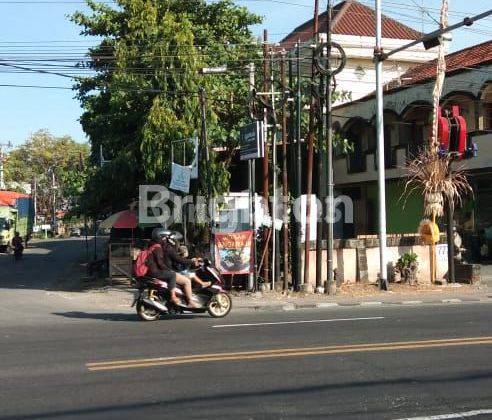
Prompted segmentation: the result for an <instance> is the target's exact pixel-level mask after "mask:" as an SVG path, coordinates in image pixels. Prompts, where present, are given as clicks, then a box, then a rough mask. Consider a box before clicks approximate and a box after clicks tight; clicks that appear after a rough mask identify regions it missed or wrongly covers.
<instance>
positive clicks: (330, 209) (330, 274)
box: [323, 0, 335, 293]
mask: <svg viewBox="0 0 492 420" xmlns="http://www.w3.org/2000/svg"><path fill="white" fill-rule="evenodd" d="M332 17H333V1H332V0H328V10H327V22H326V23H327V31H326V32H327V35H326V37H327V38H326V41H327V44H328V51H327V56H328V60H329V59H330V57H331V29H332V28H331V26H332ZM332 120H333V115H332V75H331V73H328V75H327V78H326V130H327V137H326V142H327V145H326V155H327V160H328V161H327V165H326V166H327V172H328V174H327V178H328V203H327V204H328V205H327V216H328V237H327V244H326V254H327V255H326V260H327V261H326V269H327V273H326V274H327V275H326V279H327V285H326V288H325V289H326V290H325V292H326V293H331V291H332V288H333V286H334V268H333V267H334V264H333V239H334V238H333V236H334V235H333V223H334V214H335V209H334V192H333V188H334V182H333V130H332V126H333V123H332ZM323 205H324V203H323Z"/></svg>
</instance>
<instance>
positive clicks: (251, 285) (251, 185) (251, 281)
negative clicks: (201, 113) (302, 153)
mask: <svg viewBox="0 0 492 420" xmlns="http://www.w3.org/2000/svg"><path fill="white" fill-rule="evenodd" d="M254 88H255V65H254V63H250V64H249V91H250V92H252V91H253V90H254ZM254 163H255V160H254V159H249V160H248V191H249V226H250V228H251V230H252V231H253V245H252V246H253V249H252V250H251V252H252V253H253V273H251V274H250V275H249V276H248V290H249V291H252V290H254V289H255V287H256V225H255V191H256V183H255V173H254V170H255V168H254Z"/></svg>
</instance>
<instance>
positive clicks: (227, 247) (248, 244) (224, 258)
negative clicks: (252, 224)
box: [215, 230, 253, 274]
mask: <svg viewBox="0 0 492 420" xmlns="http://www.w3.org/2000/svg"><path fill="white" fill-rule="evenodd" d="M252 245H253V231H252V230H246V231H243V232H235V233H216V234H215V261H216V264H217V267H218V268H219V270H220V272H221V273H222V274H249V273H252V272H253V254H252V249H253V246H252Z"/></svg>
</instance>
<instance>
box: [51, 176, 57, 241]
mask: <svg viewBox="0 0 492 420" xmlns="http://www.w3.org/2000/svg"><path fill="white" fill-rule="evenodd" d="M51 191H52V193H53V196H52V200H53V203H52V204H53V222H52V232H53V236H54V235H55V228H56V184H55V171H54V169H52V170H51Z"/></svg>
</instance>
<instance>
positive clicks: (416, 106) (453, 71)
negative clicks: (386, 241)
mask: <svg viewBox="0 0 492 420" xmlns="http://www.w3.org/2000/svg"><path fill="white" fill-rule="evenodd" d="M446 63H447V72H446V78H445V82H444V88H443V93H442V101H441V106H442V107H444V108H447V107H450V106H451V105H458V106H459V108H460V111H461V114H462V115H463V116H464V117H465V120H466V122H467V129H468V135H469V136H470V138H471V140H472V141H473V142H475V143H476V145H477V146H478V155H477V157H475V158H471V159H468V160H463V161H461V162H459V163H458V165H463V166H464V168H465V169H466V170H467V172H468V175H469V179H470V183H471V184H472V186H473V189H474V196H473V197H469V198H468V199H467V200H465V202H464V203H463V205H462V206H461V207H460V208H459V209H458V212H457V218H458V224H459V226H460V227H461V228H462V229H464V230H467V231H469V232H470V233H475V234H478V233H481V234H482V235H483V234H484V232H485V234H487V235H490V236H491V239H492V41H489V42H485V43H483V44H480V45H476V46H473V47H471V48H467V49H465V50H462V51H458V52H456V53H453V54H449V55H447V57H446ZM435 74H436V61H431V62H428V63H425V64H423V65H420V66H417V67H414V68H412V69H410V70H408V71H407V72H406V73H405V74H403V75H402V76H401V78H399V79H397V80H396V81H392V82H391V83H389V84H387V85H386V88H385V92H384V139H385V163H386V168H385V169H386V188H387V209H386V210H387V217H388V225H387V230H388V233H389V234H391V233H414V232H416V231H417V227H418V225H419V222H420V220H421V218H422V216H423V214H422V212H423V198H422V197H421V196H420V195H418V194H417V193H415V194H413V195H410V196H408V195H407V194H404V192H405V181H406V178H405V164H406V162H407V160H408V159H410V158H411V157H412V156H414V155H415V153H416V152H417V151H418V150H419V149H420V148H421V147H423V146H424V144H426V142H427V141H428V139H429V137H430V133H431V125H432V91H433V88H434V81H435ZM334 113H335V117H334V120H335V124H334V129H335V130H337V131H338V132H339V133H341V134H342V135H343V136H344V137H345V138H347V139H348V140H349V141H350V142H351V143H352V144H353V148H354V151H353V153H350V154H348V155H344V154H341V153H336V156H335V160H334V172H335V183H336V188H337V191H338V193H340V194H347V195H349V196H350V197H352V198H353V200H354V209H356V210H355V215H354V223H353V224H350V225H348V224H345V225H344V226H343V228H342V231H343V232H342V235H343V236H344V237H355V236H357V235H363V234H372V233H376V231H377V212H378V205H377V203H378V190H377V165H376V160H377V156H376V130H375V113H376V98H375V96H374V94H371V95H368V96H366V97H364V98H361V99H359V100H357V101H354V102H351V103H348V104H343V105H341V106H338V107H337V108H336V109H335V110H334Z"/></svg>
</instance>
